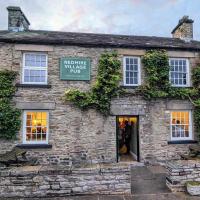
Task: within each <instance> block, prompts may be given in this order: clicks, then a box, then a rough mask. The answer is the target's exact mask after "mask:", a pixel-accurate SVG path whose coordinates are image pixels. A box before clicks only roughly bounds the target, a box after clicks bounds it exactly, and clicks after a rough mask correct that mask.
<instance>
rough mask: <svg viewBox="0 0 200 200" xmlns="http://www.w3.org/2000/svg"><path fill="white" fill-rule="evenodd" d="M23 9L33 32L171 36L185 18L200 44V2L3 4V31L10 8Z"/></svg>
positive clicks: (12, 0)
mask: <svg viewBox="0 0 200 200" xmlns="http://www.w3.org/2000/svg"><path fill="white" fill-rule="evenodd" d="M10 5H12V6H20V7H21V8H22V10H23V12H24V13H25V15H26V16H27V18H28V19H29V21H30V22H31V29H42V30H61V31H72V32H95V33H114V34H128V35H150V36H151V35H154V36H166V37H170V36H171V31H172V29H173V28H174V27H175V26H176V25H177V23H178V20H179V19H180V18H181V17H182V16H183V15H189V17H190V18H192V19H193V20H194V21H195V22H194V39H197V40H200V12H199V9H200V0H0V19H1V20H0V29H7V10H6V7H7V6H10Z"/></svg>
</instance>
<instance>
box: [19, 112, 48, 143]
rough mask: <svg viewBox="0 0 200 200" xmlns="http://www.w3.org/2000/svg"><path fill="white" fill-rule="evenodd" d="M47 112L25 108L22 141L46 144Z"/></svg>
mask: <svg viewBox="0 0 200 200" xmlns="http://www.w3.org/2000/svg"><path fill="white" fill-rule="evenodd" d="M48 133H49V113H48V111H43V110H37V111H35V110H26V111H24V118H23V143H24V144H47V143H48Z"/></svg>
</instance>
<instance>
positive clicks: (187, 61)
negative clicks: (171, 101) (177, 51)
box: [169, 57, 191, 87]
mask: <svg viewBox="0 0 200 200" xmlns="http://www.w3.org/2000/svg"><path fill="white" fill-rule="evenodd" d="M171 60H185V61H186V71H187V74H186V85H176V84H171V85H172V87H190V86H191V82H190V63H189V59H188V58H172V57H171V58H169V65H170V61H171ZM170 76H171V73H170V71H169V81H170V79H171V77H170ZM170 83H171V82H170Z"/></svg>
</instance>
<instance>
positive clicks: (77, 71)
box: [60, 57, 90, 80]
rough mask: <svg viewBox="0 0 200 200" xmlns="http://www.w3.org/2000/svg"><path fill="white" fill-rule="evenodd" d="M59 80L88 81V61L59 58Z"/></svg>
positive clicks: (85, 59) (86, 59)
mask: <svg viewBox="0 0 200 200" xmlns="http://www.w3.org/2000/svg"><path fill="white" fill-rule="evenodd" d="M60 79H61V80H90V60H89V59H88V58H70V57H69V58H61V59H60Z"/></svg>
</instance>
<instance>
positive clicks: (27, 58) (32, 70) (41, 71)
mask: <svg viewBox="0 0 200 200" xmlns="http://www.w3.org/2000/svg"><path fill="white" fill-rule="evenodd" d="M22 83H25V84H47V54H43V53H24V55H23V77H22Z"/></svg>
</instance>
